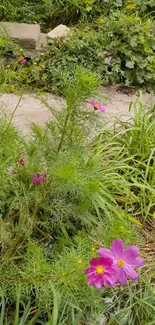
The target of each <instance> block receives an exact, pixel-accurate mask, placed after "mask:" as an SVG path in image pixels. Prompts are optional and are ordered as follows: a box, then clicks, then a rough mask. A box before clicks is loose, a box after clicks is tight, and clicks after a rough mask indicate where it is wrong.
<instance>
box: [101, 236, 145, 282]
mask: <svg viewBox="0 0 155 325" xmlns="http://www.w3.org/2000/svg"><path fill="white" fill-rule="evenodd" d="M98 254H99V256H100V257H103V258H105V259H106V258H110V259H111V260H112V261H113V266H114V267H115V273H116V282H120V284H121V285H123V286H124V285H127V277H129V278H130V279H132V280H137V279H138V278H139V274H138V273H137V272H136V271H135V270H134V269H135V268H137V267H140V266H142V265H143V264H144V259H143V258H138V257H137V256H138V255H139V249H138V247H136V246H130V247H128V248H127V249H124V244H123V242H122V240H121V239H116V240H114V241H113V242H112V251H111V250H109V249H107V248H100V249H99V251H98Z"/></svg>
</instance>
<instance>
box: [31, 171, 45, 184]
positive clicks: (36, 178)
mask: <svg viewBox="0 0 155 325" xmlns="http://www.w3.org/2000/svg"><path fill="white" fill-rule="evenodd" d="M32 178H33V181H32V184H36V185H40V183H41V182H47V179H46V175H45V174H34V175H32Z"/></svg>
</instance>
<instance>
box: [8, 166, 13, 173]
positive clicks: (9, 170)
mask: <svg viewBox="0 0 155 325" xmlns="http://www.w3.org/2000/svg"><path fill="white" fill-rule="evenodd" d="M7 170H8V173H9V174H10V175H12V174H13V167H12V166H8V168H7Z"/></svg>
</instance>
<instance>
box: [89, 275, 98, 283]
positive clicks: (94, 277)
mask: <svg viewBox="0 0 155 325" xmlns="http://www.w3.org/2000/svg"><path fill="white" fill-rule="evenodd" d="M97 278H98V275H97V274H95V275H91V276H90V277H89V278H88V280H87V283H88V285H89V286H94V285H95V284H96V281H97Z"/></svg>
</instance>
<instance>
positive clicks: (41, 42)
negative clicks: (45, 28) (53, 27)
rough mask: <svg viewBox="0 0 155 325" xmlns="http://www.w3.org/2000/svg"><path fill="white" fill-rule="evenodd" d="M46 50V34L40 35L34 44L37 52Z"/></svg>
mask: <svg viewBox="0 0 155 325" xmlns="http://www.w3.org/2000/svg"><path fill="white" fill-rule="evenodd" d="M47 49H48V41H47V34H45V33H40V38H39V40H38V42H37V44H36V51H37V52H45V51H46V50H47Z"/></svg>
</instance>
